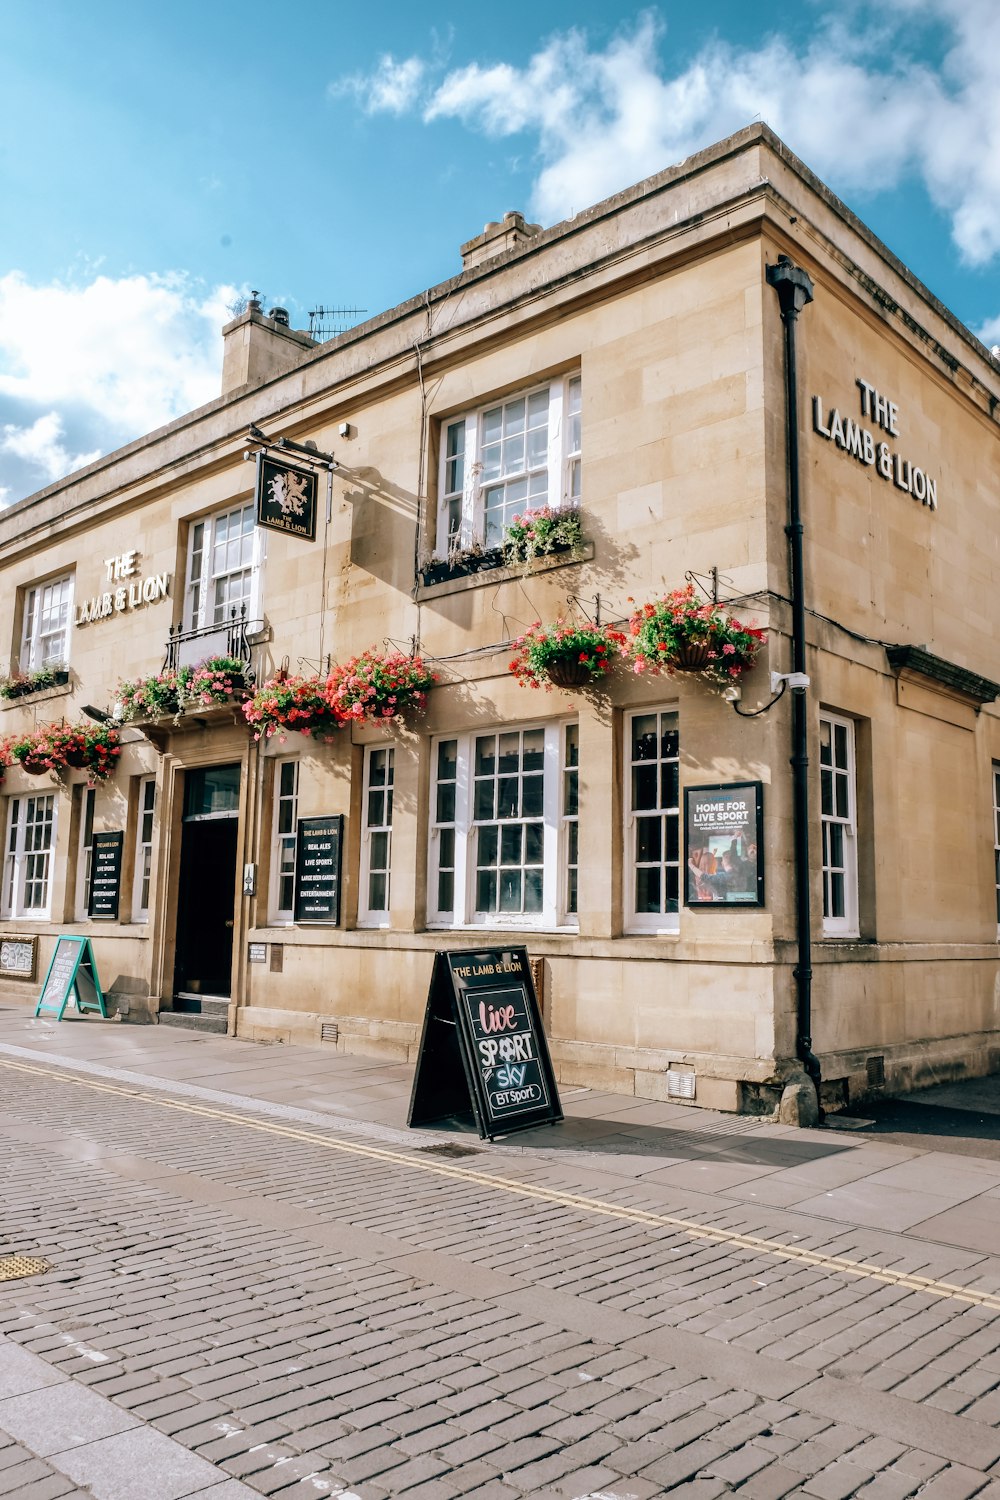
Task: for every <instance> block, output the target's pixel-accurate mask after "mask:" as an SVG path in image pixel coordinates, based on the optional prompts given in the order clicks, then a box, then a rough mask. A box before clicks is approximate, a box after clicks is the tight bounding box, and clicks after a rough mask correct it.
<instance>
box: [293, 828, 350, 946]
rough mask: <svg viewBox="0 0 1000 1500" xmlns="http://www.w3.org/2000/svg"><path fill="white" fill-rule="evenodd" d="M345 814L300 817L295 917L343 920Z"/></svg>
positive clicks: (299, 919) (329, 921)
mask: <svg viewBox="0 0 1000 1500" xmlns="http://www.w3.org/2000/svg"><path fill="white" fill-rule="evenodd" d="M343 831H344V815H343V813H338V814H337V815H336V816H335V817H326V818H300V819H299V822H298V827H297V829H296V834H295V920H296V922H325V923H327V924H328V925H329V926H332V927H336V926H337V924H338V922H339V921H340V849H341V844H342V842H343Z"/></svg>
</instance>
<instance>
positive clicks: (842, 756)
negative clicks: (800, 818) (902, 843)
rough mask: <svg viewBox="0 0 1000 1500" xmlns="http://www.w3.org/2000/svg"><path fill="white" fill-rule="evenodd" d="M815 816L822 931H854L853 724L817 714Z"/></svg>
mask: <svg viewBox="0 0 1000 1500" xmlns="http://www.w3.org/2000/svg"><path fill="white" fill-rule="evenodd" d="M819 779H820V819H821V823H822V829H823V931H824V932H826V933H829V934H831V935H832V936H843V937H854V936H856V935H857V932H858V845H857V794H856V789H855V788H856V783H855V755H854V725H853V723H852V722H851V720H850V719H841V718H838V717H837V716H835V715H834V714H820V719H819Z"/></svg>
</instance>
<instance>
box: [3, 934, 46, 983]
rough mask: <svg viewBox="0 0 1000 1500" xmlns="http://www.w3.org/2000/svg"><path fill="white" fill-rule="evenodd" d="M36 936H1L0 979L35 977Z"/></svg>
mask: <svg viewBox="0 0 1000 1500" xmlns="http://www.w3.org/2000/svg"><path fill="white" fill-rule="evenodd" d="M37 951H38V939H37V938H36V937H15V936H14V935H11V936H9V937H4V938H0V979H34V977H35V954H36V953H37Z"/></svg>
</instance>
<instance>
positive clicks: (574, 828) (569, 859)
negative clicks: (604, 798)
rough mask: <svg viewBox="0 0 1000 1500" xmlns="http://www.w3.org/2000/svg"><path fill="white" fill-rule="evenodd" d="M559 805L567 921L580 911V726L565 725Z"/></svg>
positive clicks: (562, 902)
mask: <svg viewBox="0 0 1000 1500" xmlns="http://www.w3.org/2000/svg"><path fill="white" fill-rule="evenodd" d="M560 781H561V786H560V793H561V795H560V806H559V818H560V826H559V881H560V888H559V905H560V910H561V912H562V914H563V919H564V921H567V922H576V921H578V920H579V912H580V884H579V877H580V723H579V720H577V719H572V720H571V721H570V722H569V723H564V724H563V733H562V770H561V772H560Z"/></svg>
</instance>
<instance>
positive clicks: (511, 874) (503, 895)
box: [500, 869, 521, 911]
mask: <svg viewBox="0 0 1000 1500" xmlns="http://www.w3.org/2000/svg"><path fill="white" fill-rule="evenodd" d="M500 910H501V911H520V910H521V871H520V870H509V869H503V870H501V872H500Z"/></svg>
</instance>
